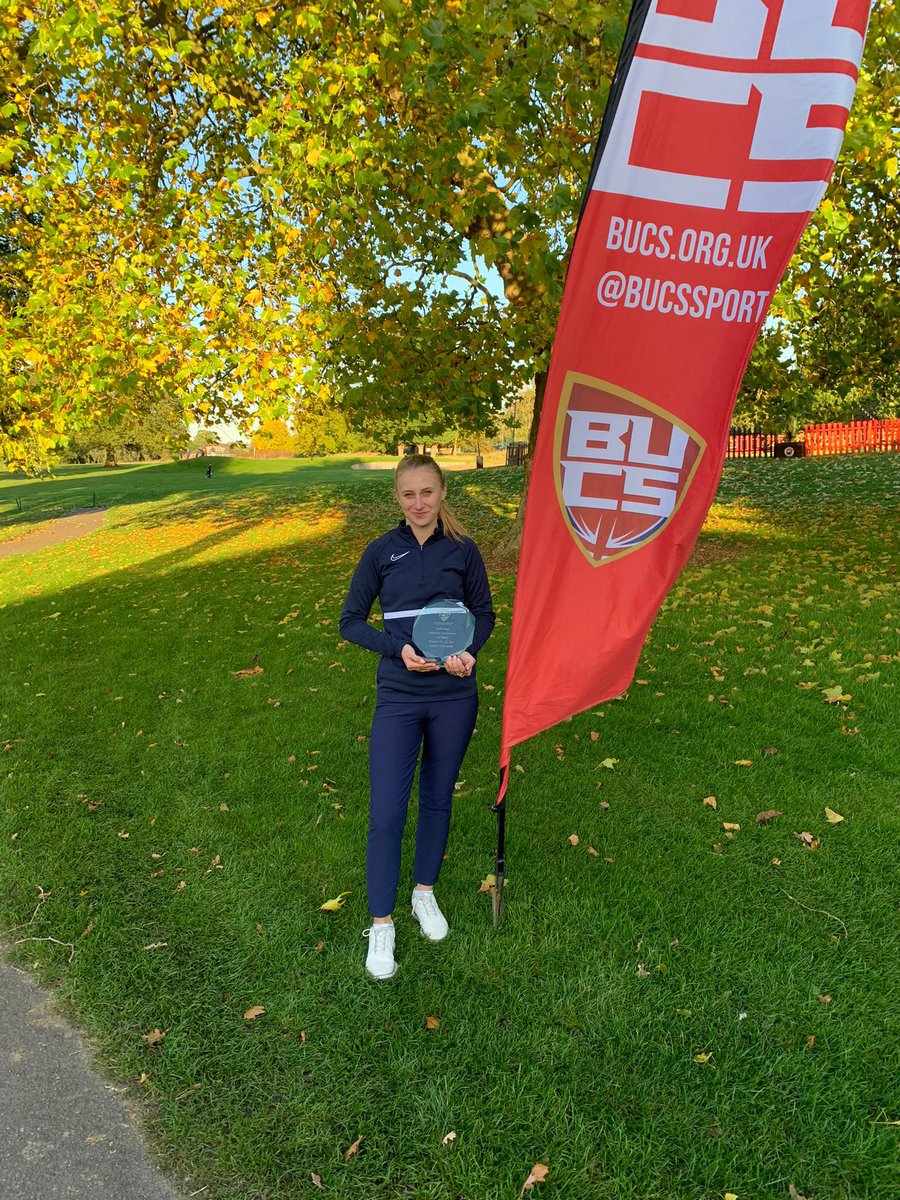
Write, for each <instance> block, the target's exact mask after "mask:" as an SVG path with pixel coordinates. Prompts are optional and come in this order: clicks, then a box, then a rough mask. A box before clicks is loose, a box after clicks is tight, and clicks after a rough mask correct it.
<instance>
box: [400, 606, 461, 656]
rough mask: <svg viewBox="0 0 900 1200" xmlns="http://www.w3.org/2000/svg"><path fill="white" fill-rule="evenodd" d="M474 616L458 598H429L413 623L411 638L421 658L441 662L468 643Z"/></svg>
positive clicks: (459, 652)
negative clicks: (428, 602)
mask: <svg viewBox="0 0 900 1200" xmlns="http://www.w3.org/2000/svg"><path fill="white" fill-rule="evenodd" d="M474 632H475V618H474V617H473V616H472V614H471V613H470V612H469V610H468V609H467V608H466V606H465V605H464V604H463V602H462V601H461V600H432V601H431V603H430V604H426V605H425V607H424V608H423V609H420V611H419V614H418V616H417V617H416V619H415V622H414V623H413V630H412V640H413V644H414V645H415V646H416V648H417V649H418V651H419V653H420V654H421V655H422V657H423V658H427V659H428V660H429V661H430V662H436V663H441V664H443V663H444V662H446V660H447V659H448V658H449V657H450V655H451V654H461V653H462V652H463V650H467V649H468V648H469V646H470V645H471V644H472V635H473V634H474Z"/></svg>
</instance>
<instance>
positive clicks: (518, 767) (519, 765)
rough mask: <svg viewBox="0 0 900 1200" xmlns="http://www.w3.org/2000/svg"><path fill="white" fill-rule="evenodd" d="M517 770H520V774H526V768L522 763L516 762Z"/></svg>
mask: <svg viewBox="0 0 900 1200" xmlns="http://www.w3.org/2000/svg"><path fill="white" fill-rule="evenodd" d="M516 770H517V771H518V772H519V774H520V775H524V774H525V768H524V767H523V766H522V764H521V763H516Z"/></svg>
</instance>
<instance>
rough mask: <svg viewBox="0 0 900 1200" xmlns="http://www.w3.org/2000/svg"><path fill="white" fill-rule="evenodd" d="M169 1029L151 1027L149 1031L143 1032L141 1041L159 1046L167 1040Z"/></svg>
mask: <svg viewBox="0 0 900 1200" xmlns="http://www.w3.org/2000/svg"><path fill="white" fill-rule="evenodd" d="M168 1032H169V1031H168V1029H151V1030H150V1032H149V1033H142V1034H141V1041H142V1042H146V1043H147V1045H148V1046H158V1045H160V1043H161V1042H164V1041H165V1040H166V1034H167V1033H168Z"/></svg>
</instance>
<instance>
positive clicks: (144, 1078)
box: [138, 1071, 150, 1084]
mask: <svg viewBox="0 0 900 1200" xmlns="http://www.w3.org/2000/svg"><path fill="white" fill-rule="evenodd" d="M149 1078H150V1076H149V1075H148V1074H147V1072H146V1071H141V1076H140V1079H138V1083H142V1084H143V1083H146V1082H147V1080H148V1079H149Z"/></svg>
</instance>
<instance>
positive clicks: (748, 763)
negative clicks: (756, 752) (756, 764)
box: [734, 758, 753, 767]
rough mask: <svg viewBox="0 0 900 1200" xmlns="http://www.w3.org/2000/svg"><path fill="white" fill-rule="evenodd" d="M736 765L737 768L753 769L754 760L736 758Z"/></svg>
mask: <svg viewBox="0 0 900 1200" xmlns="http://www.w3.org/2000/svg"><path fill="white" fill-rule="evenodd" d="M734 765H735V766H736V767H752V766H753V759H752V758H736V759H735V760H734Z"/></svg>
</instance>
